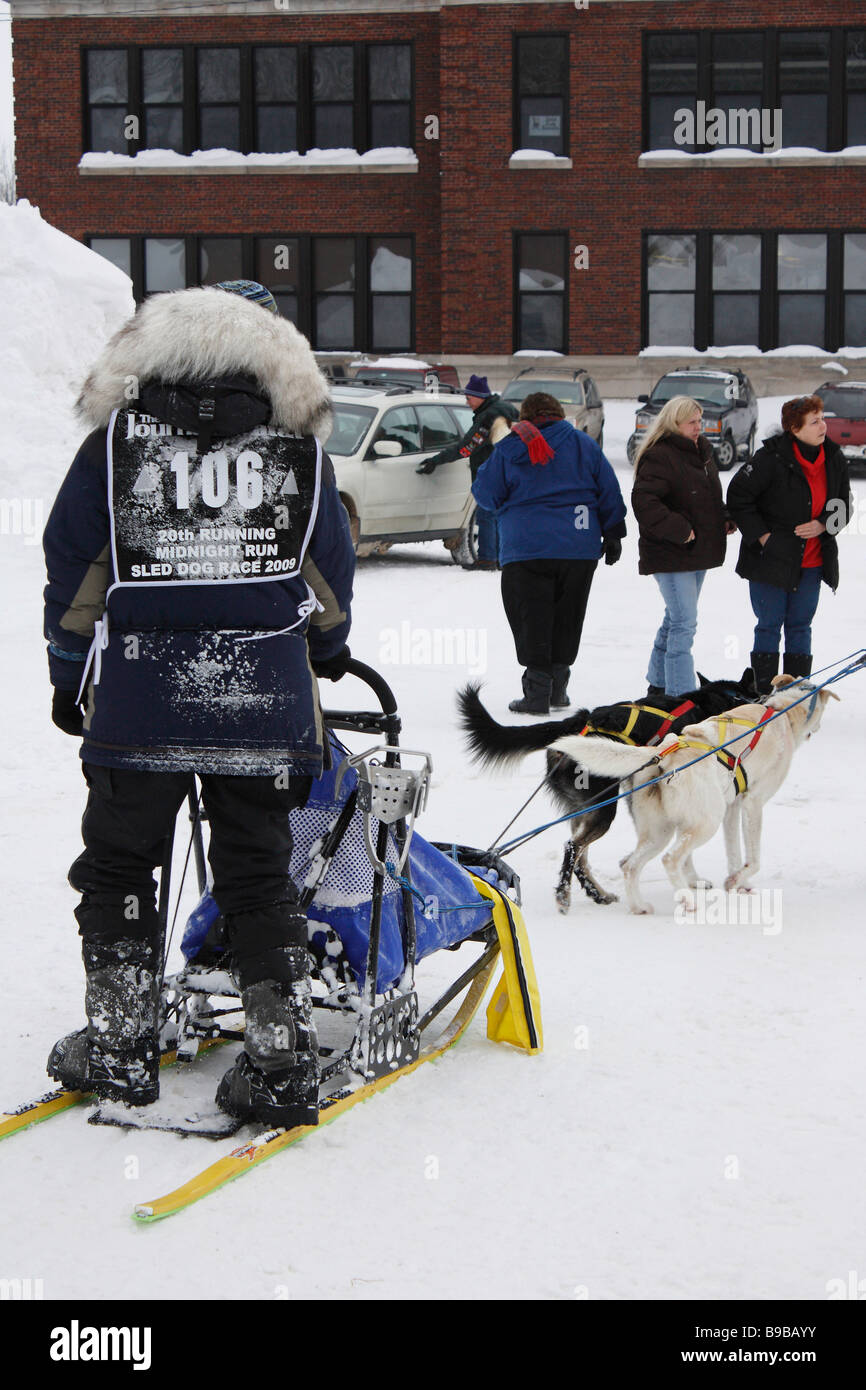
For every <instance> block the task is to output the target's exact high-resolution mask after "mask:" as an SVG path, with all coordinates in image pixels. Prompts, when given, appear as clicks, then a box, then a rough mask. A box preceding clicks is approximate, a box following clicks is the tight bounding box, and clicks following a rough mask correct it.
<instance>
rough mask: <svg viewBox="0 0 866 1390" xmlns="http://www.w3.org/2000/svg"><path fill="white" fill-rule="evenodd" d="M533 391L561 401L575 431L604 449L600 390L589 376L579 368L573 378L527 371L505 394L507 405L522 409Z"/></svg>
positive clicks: (504, 398) (571, 376) (530, 368)
mask: <svg viewBox="0 0 866 1390" xmlns="http://www.w3.org/2000/svg"><path fill="white" fill-rule="evenodd" d="M532 391H546V392H547V394H548V396H553V397H554V399H555V400H557V401H559V403H560V405H561V406H562V408H563V410H564V411H565V418H566V419H567V420H570V421H571V423H572V424H573V425H574V427H575V429H578V430H583V431H584V433H585V434H588V435H590V436H591V437H592V438H593V439H594V440H595V442H596V444H597V445H598V447H599V448H600V449H603V448H604V404H603V403H602V399H601V396H600V395H599V393H598V387H597V386H596V384H595V382H594V381H593V379H592V377H591V376H590V375H589V372H587V371H585V370H584V368H583V367H578V369H577V371H576V372H572V374H571V375H570V376H549V375H547V374H545V375H544V376H536V375H535V368H534V367H527V368H525V370H524V371H522V372H521V373H520V374H519V376H516V377H515V378H514V380H513V381H509V383H508V385H507V386H506V388H505V390H504V391H503V392H502V399H503V400H504V401H513V402H514V404H515V405H519V404H520V402H521V401H522V400H525V399H526V397H527V396H528V395H529V394H530V392H532Z"/></svg>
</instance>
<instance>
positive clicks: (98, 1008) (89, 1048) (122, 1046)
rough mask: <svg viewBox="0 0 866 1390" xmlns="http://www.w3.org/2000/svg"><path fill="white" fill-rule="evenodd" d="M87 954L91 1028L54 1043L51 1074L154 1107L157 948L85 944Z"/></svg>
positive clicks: (70, 1084) (76, 1086)
mask: <svg viewBox="0 0 866 1390" xmlns="http://www.w3.org/2000/svg"><path fill="white" fill-rule="evenodd" d="M82 956H83V959H84V970H85V973H86V976H87V985H86V990H85V998H84V1005H85V1011H86V1013H87V1027H86V1028H82V1029H79V1031H78V1032H76V1033H69V1034H67V1036H66V1037H64V1038H61V1039H60V1041H59V1042H57V1043H55V1044H54V1047H53V1048H52V1050H51V1055H50V1057H49V1058H48V1068H47V1070H48V1074H49V1076H53V1077H54V1079H55V1080H56V1081H59V1082H60V1083H61V1085H63V1086H66V1087H67V1088H68V1089H69V1090H73V1091H85V1092H88V1093H90V1094H92V1095H95V1096H99V1097H100V1098H101V1099H102V1100H120V1101H124V1102H125V1103H126V1104H127V1105H150V1104H152V1103H153V1101H155V1100H157V1099H158V1097H159V1035H158V1028H157V1015H158V991H159V982H158V974H157V960H158V954H157V949H156V945H155V943H154V942H152V941H141V940H137V941H136V940H124V941H114V942H110V943H106V942H95V941H89V940H85V941H84V942H83V943H82Z"/></svg>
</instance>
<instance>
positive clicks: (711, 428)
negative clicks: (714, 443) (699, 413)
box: [701, 420, 722, 434]
mask: <svg viewBox="0 0 866 1390" xmlns="http://www.w3.org/2000/svg"><path fill="white" fill-rule="evenodd" d="M701 429H702V430H703V432H704V434H721V431H722V422H721V420H705V421H704V423H703V425H702V426H701Z"/></svg>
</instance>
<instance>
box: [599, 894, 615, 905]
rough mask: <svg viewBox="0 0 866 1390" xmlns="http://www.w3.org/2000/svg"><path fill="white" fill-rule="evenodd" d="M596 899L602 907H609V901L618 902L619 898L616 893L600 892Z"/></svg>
mask: <svg viewBox="0 0 866 1390" xmlns="http://www.w3.org/2000/svg"><path fill="white" fill-rule="evenodd" d="M595 901H596V902H597V903H599V904H600V905H601V906H602V907H607V905H608V903H618V902H619V898H618V897H617V895H616V893H599V895H598V897H597V898H596V900H595Z"/></svg>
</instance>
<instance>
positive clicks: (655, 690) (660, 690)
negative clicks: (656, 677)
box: [646, 685, 665, 700]
mask: <svg viewBox="0 0 866 1390" xmlns="http://www.w3.org/2000/svg"><path fill="white" fill-rule="evenodd" d="M664 693H665V688H664V686H663V685H650V686H647V692H646V698H647V699H648V700H654V699H655V698H656V696H657V695H664Z"/></svg>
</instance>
